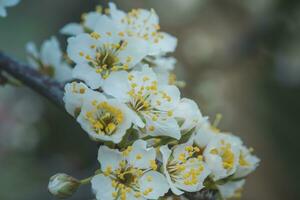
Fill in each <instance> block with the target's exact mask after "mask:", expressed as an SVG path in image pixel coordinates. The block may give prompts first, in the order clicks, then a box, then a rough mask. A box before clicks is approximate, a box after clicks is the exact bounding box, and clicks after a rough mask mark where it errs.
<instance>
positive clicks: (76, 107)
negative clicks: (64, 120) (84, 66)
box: [63, 82, 98, 117]
mask: <svg viewBox="0 0 300 200" xmlns="http://www.w3.org/2000/svg"><path fill="white" fill-rule="evenodd" d="M97 93H98V92H96V91H94V90H92V89H90V88H89V87H88V86H86V85H85V84H84V83H82V82H72V83H68V84H66V85H65V93H64V97H63V100H64V102H65V108H66V111H67V112H68V113H69V114H70V115H72V116H73V117H74V116H78V115H79V113H80V111H81V107H82V105H83V102H84V100H86V99H89V98H91V96H95V95H97Z"/></svg>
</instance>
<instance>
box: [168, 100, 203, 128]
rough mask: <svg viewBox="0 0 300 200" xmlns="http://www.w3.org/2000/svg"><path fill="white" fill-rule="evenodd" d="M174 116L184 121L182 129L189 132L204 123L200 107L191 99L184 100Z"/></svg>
mask: <svg viewBox="0 0 300 200" xmlns="http://www.w3.org/2000/svg"><path fill="white" fill-rule="evenodd" d="M174 116H175V117H177V118H179V119H181V120H183V124H182V125H181V127H180V129H181V130H185V131H189V130H190V129H192V128H194V127H195V126H196V125H197V124H198V123H199V122H200V121H203V120H204V119H203V117H202V114H201V112H200V110H199V107H198V105H197V104H196V103H195V102H194V101H193V100H191V99H187V98H183V99H181V101H180V103H179V104H178V106H177V107H176V109H175V110H174Z"/></svg>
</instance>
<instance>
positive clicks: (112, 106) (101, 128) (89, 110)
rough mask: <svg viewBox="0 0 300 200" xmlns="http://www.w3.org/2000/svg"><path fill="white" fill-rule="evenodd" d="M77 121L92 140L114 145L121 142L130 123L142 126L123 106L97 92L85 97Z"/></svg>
mask: <svg viewBox="0 0 300 200" xmlns="http://www.w3.org/2000/svg"><path fill="white" fill-rule="evenodd" d="M77 121H78V122H79V124H80V125H81V127H82V128H83V129H84V130H85V131H86V132H87V133H88V134H89V136H90V137H91V138H92V139H93V140H96V141H112V142H114V143H119V142H121V140H122V138H123V136H124V135H125V134H126V131H127V130H128V129H129V128H130V127H131V125H132V123H134V124H136V125H138V126H143V123H142V122H141V121H140V119H139V118H137V117H136V115H135V114H134V113H133V112H132V111H131V110H130V109H129V108H128V107H127V106H126V105H125V104H123V103H121V102H119V101H118V100H116V99H109V98H106V97H105V96H104V95H103V94H101V93H99V92H98V93H93V94H92V95H87V96H85V98H84V101H83V105H82V108H81V112H80V114H79V116H78V117H77Z"/></svg>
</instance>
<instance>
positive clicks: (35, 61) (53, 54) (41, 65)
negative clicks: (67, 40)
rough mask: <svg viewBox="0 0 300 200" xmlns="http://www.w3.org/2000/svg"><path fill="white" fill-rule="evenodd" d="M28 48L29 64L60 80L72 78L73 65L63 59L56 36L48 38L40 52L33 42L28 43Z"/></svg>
mask: <svg viewBox="0 0 300 200" xmlns="http://www.w3.org/2000/svg"><path fill="white" fill-rule="evenodd" d="M26 50H27V57H28V62H29V64H30V65H31V66H32V67H34V68H35V69H37V70H38V71H39V72H40V73H42V74H44V75H47V76H50V77H53V78H55V79H56V80H58V81H60V82H65V81H67V80H71V75H72V70H71V67H70V65H69V64H68V63H67V62H66V61H65V60H64V59H63V53H62V51H61V49H60V46H59V42H58V40H57V39H56V38H55V37H51V38H50V39H49V40H46V41H45V42H44V43H43V44H42V46H41V50H40V52H39V51H38V50H37V47H36V45H35V44H34V43H33V42H29V43H27V45H26Z"/></svg>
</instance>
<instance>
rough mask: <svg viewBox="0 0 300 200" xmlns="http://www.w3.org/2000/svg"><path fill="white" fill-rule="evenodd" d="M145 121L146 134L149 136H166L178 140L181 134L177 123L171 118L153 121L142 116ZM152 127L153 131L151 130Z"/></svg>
mask: <svg viewBox="0 0 300 200" xmlns="http://www.w3.org/2000/svg"><path fill="white" fill-rule="evenodd" d="M144 117H145V119H146V129H147V130H148V132H147V134H149V135H151V136H168V137H172V138H175V139H177V140H179V139H180V138H181V133H180V129H179V126H178V124H177V121H176V120H175V119H173V118H164V119H160V118H159V119H158V120H156V121H154V120H153V119H152V118H151V117H149V116H146V115H144ZM152 127H154V130H153V129H152Z"/></svg>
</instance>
